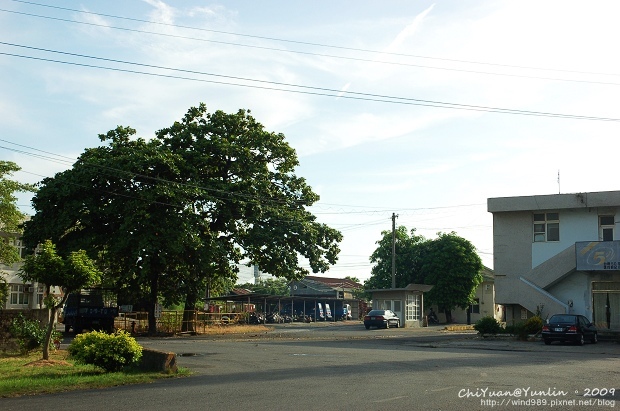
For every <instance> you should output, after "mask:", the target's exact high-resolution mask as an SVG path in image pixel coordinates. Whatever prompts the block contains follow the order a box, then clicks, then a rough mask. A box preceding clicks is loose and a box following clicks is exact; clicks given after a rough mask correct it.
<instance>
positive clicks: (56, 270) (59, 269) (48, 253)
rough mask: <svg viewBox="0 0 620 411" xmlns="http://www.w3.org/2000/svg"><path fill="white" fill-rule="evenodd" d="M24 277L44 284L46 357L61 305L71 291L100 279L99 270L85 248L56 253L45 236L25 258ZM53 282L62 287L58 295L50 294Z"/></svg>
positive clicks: (21, 274) (88, 285) (46, 357)
mask: <svg viewBox="0 0 620 411" xmlns="http://www.w3.org/2000/svg"><path fill="white" fill-rule="evenodd" d="M19 276H20V277H21V278H22V279H23V280H24V281H34V282H38V283H43V284H45V291H46V294H47V295H46V297H45V306H46V307H47V308H48V310H49V324H48V327H47V332H46V334H45V341H44V343H43V359H44V360H47V359H49V347H50V340H51V338H52V333H53V331H54V327H55V323H56V314H57V313H58V310H59V309H60V308H61V307H62V306H63V305H64V303H65V301H66V300H67V297H68V296H69V294H70V293H71V292H74V291H79V290H81V289H82V288H89V287H92V286H94V285H96V284H99V283H100V282H101V272H100V271H99V270H98V269H97V268H96V267H95V265H94V263H93V261H92V260H91V259H90V258H89V257H88V256H87V255H86V252H85V251H84V250H79V251H74V252H71V253H70V254H69V256H68V257H66V258H63V257H61V256H59V255H58V254H57V253H56V247H55V246H54V244H53V243H52V242H51V241H50V240H46V241H45V242H44V243H43V244H42V245H41V248H40V251H39V252H37V253H36V254H35V255H30V256H27V257H26V258H25V261H24V265H23V266H22V268H21V269H20V271H19ZM53 286H58V287H60V288H61V289H62V292H63V295H62V297H61V298H56V297H54V296H53V295H52V293H51V290H52V287H53Z"/></svg>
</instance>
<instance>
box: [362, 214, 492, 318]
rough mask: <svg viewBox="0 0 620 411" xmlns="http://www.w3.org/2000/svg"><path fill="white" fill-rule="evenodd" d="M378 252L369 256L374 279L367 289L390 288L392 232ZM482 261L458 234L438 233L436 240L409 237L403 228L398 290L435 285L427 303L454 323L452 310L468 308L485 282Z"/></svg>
mask: <svg viewBox="0 0 620 411" xmlns="http://www.w3.org/2000/svg"><path fill="white" fill-rule="evenodd" d="M381 234H382V238H381V239H380V240H379V241H377V244H378V246H377V249H376V250H375V251H374V252H373V253H372V255H371V256H370V261H371V263H374V264H375V265H374V266H373V268H372V271H371V273H372V275H371V277H370V278H369V279H368V280H367V281H366V282H365V283H364V288H365V289H367V290H369V289H381V288H391V284H392V232H391V231H383V232H382V233H381ZM482 268H483V265H482V261H481V259H480V257H479V256H478V254H477V253H476V249H475V247H474V246H473V244H471V243H470V242H469V241H468V240H466V239H464V238H462V237H459V236H458V235H456V233H439V234H438V237H437V238H436V239H434V240H427V239H424V238H423V237H422V236H418V235H416V234H415V229H412V230H411V232H410V234H408V233H407V229H406V228H405V227H404V226H399V227H397V229H396V287H397V288H403V287H405V286H407V284H410V283H421V284H429V285H434V287H433V289H432V290H431V291H429V292H428V293H427V294H426V295H425V298H426V301H428V302H430V303H431V304H437V305H438V306H439V309H440V310H443V311H444V312H445V313H446V317H447V319H448V321H451V310H453V309H455V308H457V307H460V308H463V309H464V308H467V307H468V306H469V305H470V304H471V303H472V302H473V298H474V297H475V290H476V287H478V285H479V284H480V283H481V282H482Z"/></svg>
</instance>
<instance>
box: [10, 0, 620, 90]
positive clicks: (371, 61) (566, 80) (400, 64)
mask: <svg viewBox="0 0 620 411" xmlns="http://www.w3.org/2000/svg"><path fill="white" fill-rule="evenodd" d="M0 11H2V12H7V13H15V14H22V15H26V16H31V17H40V18H46V19H52V20H59V21H63V22H69V23H75V24H84V25H89V26H96V27H105V28H106V29H114V30H123V31H129V32H136V33H142V34H151V35H157V36H165V37H173V38H177V39H182V40H194V41H202V42H209V43H215V44H224V45H232V46H237V47H247V48H255V49H262V50H269V51H277V52H282V53H295V54H303V55H310V56H315V57H328V58H333V59H342V60H351V61H358V62H365V63H378V64H389V65H396V66H408V67H417V68H425V69H431V70H445V71H455V72H462V73H473V74H483V75H492V76H504V77H515V78H526V79H534V80H545V81H564V82H571V83H588V84H598V85H612V86H620V83H614V82H608V81H593V80H577V79H565V78H553V77H541V76H531V75H522V74H511V73H496V72H487V71H479V70H467V69H458V68H449V67H437V66H428V65H421V64H411V63H403V62H393V61H383V60H373V59H363V58H356V57H347V56H337V55H331V54H322V53H313V52H305V51H299V50H285V49H278V48H274V47H266V46H257V45H248V44H240V43H232V42H226V41H219V40H209V39H200V38H195V37H187V36H180V35H173V34H169V33H156V32H151V31H146V30H139V29H130V28H125V27H115V26H109V25H105V24H97V23H91V22H81V21H75V20H69V19H62V18H57V17H49V16H40V15H36V14H30V13H23V12H17V11H12V10H5V9H0ZM606 75H614V74H606Z"/></svg>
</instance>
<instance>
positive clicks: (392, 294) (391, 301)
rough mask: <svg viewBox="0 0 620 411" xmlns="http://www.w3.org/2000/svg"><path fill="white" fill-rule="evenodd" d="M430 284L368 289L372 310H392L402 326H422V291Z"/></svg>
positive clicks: (427, 289) (430, 286)
mask: <svg viewBox="0 0 620 411" xmlns="http://www.w3.org/2000/svg"><path fill="white" fill-rule="evenodd" d="M432 288H433V286H432V285H426V284H409V285H407V286H406V287H405V288H385V289H380V290H369V292H370V293H371V294H372V308H373V310H392V311H394V313H396V315H398V318H400V323H401V325H402V326H403V327H422V326H423V325H424V324H423V319H424V293H425V292H428V291H430V290H431V289H432Z"/></svg>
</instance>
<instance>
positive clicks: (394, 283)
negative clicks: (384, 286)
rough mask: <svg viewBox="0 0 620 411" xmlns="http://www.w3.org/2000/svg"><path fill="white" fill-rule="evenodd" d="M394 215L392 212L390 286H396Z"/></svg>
mask: <svg viewBox="0 0 620 411" xmlns="http://www.w3.org/2000/svg"><path fill="white" fill-rule="evenodd" d="M396 217H398V215H397V214H394V213H392V288H396Z"/></svg>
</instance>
